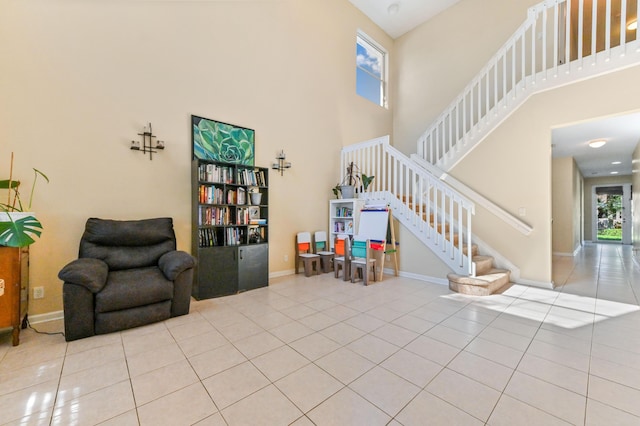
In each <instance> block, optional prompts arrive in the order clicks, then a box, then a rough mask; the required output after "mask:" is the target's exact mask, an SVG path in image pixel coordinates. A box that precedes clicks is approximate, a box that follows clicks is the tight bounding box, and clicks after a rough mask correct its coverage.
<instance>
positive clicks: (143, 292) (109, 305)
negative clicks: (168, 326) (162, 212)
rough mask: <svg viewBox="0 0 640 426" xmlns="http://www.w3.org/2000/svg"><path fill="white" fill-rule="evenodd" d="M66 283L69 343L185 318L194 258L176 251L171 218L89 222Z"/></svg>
mask: <svg viewBox="0 0 640 426" xmlns="http://www.w3.org/2000/svg"><path fill="white" fill-rule="evenodd" d="M78 257H79V258H78V259H77V260H74V261H72V262H71V263H69V264H68V265H66V266H65V267H64V268H63V269H62V270H61V271H60V273H59V274H58V277H59V278H60V279H61V280H63V281H64V284H63V290H62V296H63V303H64V328H65V339H66V340H67V341H71V340H76V339H81V338H83V337H89V336H93V335H95V334H105V333H111V332H114V331H119V330H125V329H128V328H132V327H138V326H141V325H145V324H150V323H153V322H156V321H162V320H165V319H168V318H171V317H175V316H179V315H185V314H188V313H189V304H190V300H191V286H192V281H193V267H194V266H195V258H194V257H193V256H191V255H190V254H188V253H186V252H183V251H176V238H175V233H174V231H173V220H172V219H171V218H157V219H145V220H126V221H118V220H107V219H96V218H91V219H89V220H87V224H86V227H85V231H84V234H83V235H82V239H81V240H80V252H79V256H78Z"/></svg>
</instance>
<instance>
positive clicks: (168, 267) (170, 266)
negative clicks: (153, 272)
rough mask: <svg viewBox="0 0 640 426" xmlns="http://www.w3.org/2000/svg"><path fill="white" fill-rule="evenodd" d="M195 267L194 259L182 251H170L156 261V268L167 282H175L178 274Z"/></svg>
mask: <svg viewBox="0 0 640 426" xmlns="http://www.w3.org/2000/svg"><path fill="white" fill-rule="evenodd" d="M195 265H196V259H195V258H194V257H193V256H191V255H190V254H189V253H186V252H184V251H177V250H176V251H170V252H167V253H165V254H163V255H162V256H160V259H159V260H158V267H160V270H161V271H162V273H163V274H164V276H165V277H167V279H168V280H171V281H175V279H176V277H177V276H178V275H180V273H182V272H184V271H186V270H187V269H189V268H193V267H194V266H195Z"/></svg>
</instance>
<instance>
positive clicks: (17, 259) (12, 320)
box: [0, 246, 29, 346]
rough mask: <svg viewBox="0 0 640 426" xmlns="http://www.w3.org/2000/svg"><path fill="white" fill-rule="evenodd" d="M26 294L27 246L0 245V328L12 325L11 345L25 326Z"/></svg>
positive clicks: (27, 283)
mask: <svg viewBox="0 0 640 426" xmlns="http://www.w3.org/2000/svg"><path fill="white" fill-rule="evenodd" d="M23 294H24V296H23ZM28 296H29V248H28V247H24V248H16V247H4V246H0V328H4V327H13V332H12V340H13V342H12V343H13V346H18V344H19V343H20V328H21V327H22V328H26V319H27V308H28V300H29V297H28Z"/></svg>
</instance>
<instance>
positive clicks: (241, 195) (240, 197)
mask: <svg viewBox="0 0 640 426" xmlns="http://www.w3.org/2000/svg"><path fill="white" fill-rule="evenodd" d="M236 201H237V204H247V191H246V190H245V189H244V188H238V194H237V200H236Z"/></svg>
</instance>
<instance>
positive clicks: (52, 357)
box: [0, 245, 640, 426]
mask: <svg viewBox="0 0 640 426" xmlns="http://www.w3.org/2000/svg"><path fill="white" fill-rule="evenodd" d="M554 280H555V282H556V284H557V288H556V289H555V290H553V291H552V290H543V289H540V288H533V287H525V286H520V285H514V286H512V287H511V288H509V289H508V290H506V291H505V292H504V293H503V294H500V295H493V296H490V297H484V298H479V297H468V296H461V295H457V294H452V293H451V292H450V291H449V290H448V289H447V287H445V286H442V285H436V284H430V283H426V282H422V281H416V280H412V279H408V278H395V277H392V276H386V277H385V278H384V281H382V282H379V283H374V284H372V285H370V286H368V287H364V286H362V284H361V283H355V284H351V283H348V282H343V281H342V280H336V279H334V278H333V275H332V274H324V275H321V276H316V277H310V278H305V277H304V276H302V275H298V276H288V277H283V278H278V279H274V280H272V283H271V285H270V286H269V287H268V288H264V289H259V290H254V291H251V292H247V293H243V294H239V295H235V296H230V297H225V298H218V299H212V300H206V301H200V302H195V301H194V302H193V303H192V308H191V313H190V314H189V315H187V316H183V317H179V318H174V319H171V320H168V321H165V322H163V323H158V324H154V325H150V326H147V327H142V328H138V329H134V330H129V331H126V332H122V333H114V334H109V335H103V336H96V337H91V338H87V339H82V340H78V341H74V342H70V343H65V341H64V339H63V337H62V336H60V335H56V336H48V335H41V334H35V333H34V332H33V331H31V330H25V331H23V333H22V343H21V344H20V346H17V347H11V346H10V335H9V333H3V334H0V424H2V425H5V424H8V425H19V424H25V425H27V424H28V425H39V424H42V425H48V424H53V425H72V424H78V425H94V424H104V425H138V424H143V425H154V426H156V425H172V426H173V425H191V424H198V425H224V424H229V425H269V426H271V425H288V424H295V425H311V424H317V425H366V426H369V425H378V424H380V425H385V424H391V425H427V424H428V425H440V424H442V425H452V424H457V425H482V424H490V425H510V426H512V425H520V424H523V425H524V424H526V425H545V426H546V425H555V424H558V425H561V424H574V425H584V424H588V425H625V424H628V425H640V311H639V307H638V297H637V294H638V292H639V291H640V268H639V267H638V265H637V264H635V263H634V261H633V256H632V252H631V249H630V247H622V246H619V245H616V246H614V245H587V246H585V247H584V249H583V250H582V251H581V252H580V254H579V255H578V256H577V257H575V258H557V259H555V260H554ZM38 326H39V327H37V328H41V329H46V330H48V331H52V330H55V329H58V330H59V329H61V324H59V323H57V324H51V323H50V324H39V325H38Z"/></svg>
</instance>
